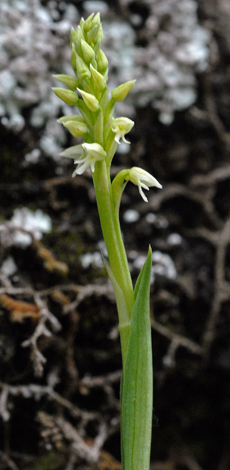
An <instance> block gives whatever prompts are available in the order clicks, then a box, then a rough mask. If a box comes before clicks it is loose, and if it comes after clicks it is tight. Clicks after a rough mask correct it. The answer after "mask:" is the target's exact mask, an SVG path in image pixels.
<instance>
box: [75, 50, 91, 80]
mask: <svg viewBox="0 0 230 470" xmlns="http://www.w3.org/2000/svg"><path fill="white" fill-rule="evenodd" d="M76 71H77V78H78V79H79V81H82V80H84V79H85V78H90V77H91V73H90V70H89V67H88V66H87V65H86V63H85V62H84V60H83V59H82V58H81V57H80V56H79V55H78V54H77V57H76Z"/></svg>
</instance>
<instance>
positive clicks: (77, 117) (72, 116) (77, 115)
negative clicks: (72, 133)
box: [57, 114, 85, 124]
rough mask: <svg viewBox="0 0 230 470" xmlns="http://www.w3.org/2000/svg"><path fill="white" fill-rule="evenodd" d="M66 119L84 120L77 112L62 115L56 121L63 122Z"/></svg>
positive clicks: (66, 120)
mask: <svg viewBox="0 0 230 470" xmlns="http://www.w3.org/2000/svg"><path fill="white" fill-rule="evenodd" d="M68 121H75V122H81V123H82V122H83V123H84V122H85V120H84V118H83V117H82V116H80V115H79V114H71V115H70V116H62V117H60V118H59V119H58V120H57V122H59V123H60V124H63V123H64V122H68Z"/></svg>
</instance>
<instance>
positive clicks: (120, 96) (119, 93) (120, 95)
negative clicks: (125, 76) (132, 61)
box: [111, 80, 136, 101]
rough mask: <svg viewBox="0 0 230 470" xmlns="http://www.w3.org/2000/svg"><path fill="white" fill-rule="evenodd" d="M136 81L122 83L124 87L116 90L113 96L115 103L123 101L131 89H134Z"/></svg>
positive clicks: (121, 86)
mask: <svg viewBox="0 0 230 470" xmlns="http://www.w3.org/2000/svg"><path fill="white" fill-rule="evenodd" d="M135 81H136V80H131V81H130V82H126V83H122V85H120V86H118V87H117V88H114V90H113V91H112V93H111V95H112V98H113V99H114V100H115V101H123V100H124V99H125V98H126V96H127V95H128V93H129V92H130V90H131V88H132V87H133V85H134V83H135Z"/></svg>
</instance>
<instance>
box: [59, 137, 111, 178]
mask: <svg viewBox="0 0 230 470" xmlns="http://www.w3.org/2000/svg"><path fill="white" fill-rule="evenodd" d="M61 155H62V156H64V157H69V158H74V163H75V164H77V168H76V170H75V171H74V172H73V176H76V175H82V173H84V171H85V170H86V169H87V168H90V169H91V171H92V172H94V167H95V163H96V162H98V161H102V160H104V159H105V157H106V152H105V150H104V149H103V147H102V146H101V145H100V144H97V143H94V144H81V145H74V146H73V147H69V148H68V149H66V150H65V151H64V152H62V153H61Z"/></svg>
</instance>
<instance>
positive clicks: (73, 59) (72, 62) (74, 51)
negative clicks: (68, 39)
mask: <svg viewBox="0 0 230 470" xmlns="http://www.w3.org/2000/svg"><path fill="white" fill-rule="evenodd" d="M76 61H77V53H76V50H75V47H72V53H71V59H70V63H71V66H72V69H73V71H74V73H75V74H77V72H76Z"/></svg>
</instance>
